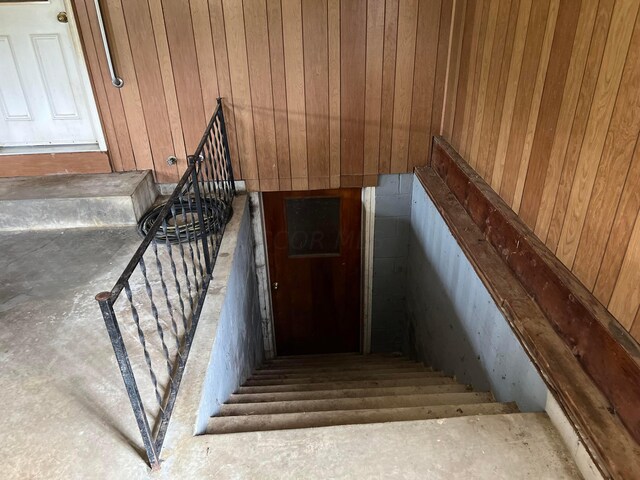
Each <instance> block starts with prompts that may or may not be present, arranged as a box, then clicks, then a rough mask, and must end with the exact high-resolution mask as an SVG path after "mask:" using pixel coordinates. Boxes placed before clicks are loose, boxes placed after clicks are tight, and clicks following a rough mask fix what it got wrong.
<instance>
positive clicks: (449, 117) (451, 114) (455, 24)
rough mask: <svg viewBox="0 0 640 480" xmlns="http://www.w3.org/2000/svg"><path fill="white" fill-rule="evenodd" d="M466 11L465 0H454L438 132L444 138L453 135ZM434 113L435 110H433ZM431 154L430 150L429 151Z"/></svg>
mask: <svg viewBox="0 0 640 480" xmlns="http://www.w3.org/2000/svg"><path fill="white" fill-rule="evenodd" d="M466 12H467V1H466V0H454V5H453V12H452V15H453V18H452V23H451V34H450V36H449V52H448V55H447V74H446V82H445V90H444V105H443V111H442V120H441V127H440V134H441V135H443V136H444V137H446V138H452V137H453V121H454V118H455V110H456V105H457V104H458V101H457V93H458V82H459V79H460V63H461V56H462V37H463V35H464V20H465V17H466ZM434 113H435V112H434ZM429 154H431V152H429Z"/></svg>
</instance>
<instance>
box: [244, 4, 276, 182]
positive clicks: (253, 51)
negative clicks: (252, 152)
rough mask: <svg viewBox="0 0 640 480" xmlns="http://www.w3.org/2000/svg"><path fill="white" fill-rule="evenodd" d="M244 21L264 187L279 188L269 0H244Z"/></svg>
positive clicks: (259, 160) (258, 153) (259, 161)
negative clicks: (268, 20) (268, 17)
mask: <svg viewBox="0 0 640 480" xmlns="http://www.w3.org/2000/svg"><path fill="white" fill-rule="evenodd" d="M244 23H245V29H246V43H247V62H248V64H249V86H250V90H251V111H252V112H253V125H254V129H255V149H256V158H257V163H258V178H259V179H260V188H261V189H262V190H278V188H279V183H280V182H279V181H278V158H277V157H278V154H277V151H276V129H275V123H274V111H273V93H272V90H271V84H272V79H271V62H270V55H269V32H268V23H267V7H266V3H265V0H244Z"/></svg>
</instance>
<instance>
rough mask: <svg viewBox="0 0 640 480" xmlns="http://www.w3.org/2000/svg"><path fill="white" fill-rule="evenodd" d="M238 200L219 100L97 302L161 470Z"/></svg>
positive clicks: (151, 454) (153, 463) (150, 456)
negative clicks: (138, 240) (164, 197)
mask: <svg viewBox="0 0 640 480" xmlns="http://www.w3.org/2000/svg"><path fill="white" fill-rule="evenodd" d="M234 197H235V186H234V179H233V170H232V167H231V159H230V156H229V148H228V144H227V136H226V129H225V124H224V116H223V112H222V103H221V100H220V99H218V105H217V107H216V111H215V113H214V114H213V116H212V117H211V120H210V122H209V124H208V125H207V129H206V131H205V133H204V135H203V137H202V140H201V141H200V144H199V145H198V148H197V149H196V151H195V153H194V155H192V156H191V157H189V166H188V167H187V170H186V171H185V172H184V174H183V175H182V177H181V178H180V181H179V182H178V184H177V186H176V188H175V189H174V191H173V193H172V194H171V195H170V196H169V198H168V200H167V201H166V203H165V205H164V207H163V208H162V209H161V210H160V212H159V214H158V216H157V218H156V220H155V222H154V223H153V225H152V226H151V227H150V229H149V231H148V232H147V233H146V236H145V237H144V239H143V240H142V243H141V244H140V246H139V247H138V249H137V250H136V252H135V254H134V255H133V257H132V258H131V260H130V261H129V263H128V264H127V266H126V267H125V269H124V271H123V272H122V274H121V275H120V278H118V280H117V281H116V283H115V285H114V286H113V288H112V289H111V290H110V291H108V292H102V293H99V294H98V295H97V296H96V300H97V301H98V303H99V305H100V310H101V312H102V316H103V319H104V322H105V325H106V328H107V332H108V334H109V338H110V340H111V345H112V347H113V350H114V353H115V356H116V360H117V362H118V367H119V369H120V373H121V375H122V378H123V380H124V385H125V388H126V390H127V394H128V396H129V400H130V402H131V407H132V408H133V413H134V415H135V419H136V422H137V424H138V429H139V430H140V434H141V436H142V441H143V444H144V448H145V451H146V454H147V458H148V461H149V465H150V466H151V467H152V468H154V469H156V468H159V466H160V451H161V450H162V444H163V441H164V437H165V434H166V431H167V427H168V424H169V420H170V418H171V413H172V411H173V407H174V404H175V400H176V397H177V394H178V389H179V386H180V381H181V379H182V373H183V371H184V367H185V365H186V362H187V357H188V355H189V350H190V348H191V343H192V341H193V337H194V334H195V331H196V327H197V325H198V320H199V317H200V312H201V311H202V306H203V303H204V300H205V297H206V294H207V288H208V285H209V282H210V280H211V274H212V272H213V268H214V265H215V262H216V258H217V255H218V249H219V248H220V243H221V241H222V236H223V234H224V230H225V226H226V223H227V222H228V221H229V218H230V217H231V214H232V202H233V198H234ZM149 247H151V248H149ZM123 291H124V292H125V295H124V296H122V295H121V294H122V292H123ZM132 358H133V359H134V360H133V361H132ZM154 364H155V366H154ZM158 364H160V365H163V364H164V365H165V366H166V371H165V369H164V367H162V368H160V369H158V368H157V366H158ZM141 387H142V388H141ZM154 410H157V414H156V415H153V414H152V413H150V412H152V411H154Z"/></svg>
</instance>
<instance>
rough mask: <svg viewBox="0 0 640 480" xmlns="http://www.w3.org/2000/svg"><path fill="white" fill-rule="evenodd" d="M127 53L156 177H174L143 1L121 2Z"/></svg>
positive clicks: (153, 44) (164, 109)
mask: <svg viewBox="0 0 640 480" xmlns="http://www.w3.org/2000/svg"><path fill="white" fill-rule="evenodd" d="M122 7H123V12H124V17H125V22H126V26H127V33H128V35H129V44H130V46H131V54H132V56H133V62H134V65H135V68H136V77H137V79H138V82H139V83H140V84H142V85H144V87H143V88H141V89H140V100H141V102H142V110H143V114H144V118H145V122H146V125H147V134H148V135H149V144H150V146H151V153H152V156H153V169H154V171H155V176H156V181H157V182H159V183H169V182H176V181H178V169H177V166H176V165H168V164H167V162H166V159H167V158H168V157H169V156H171V155H174V153H175V151H174V148H173V141H172V139H171V129H170V126H169V116H168V113H167V105H166V102H165V97H164V87H163V85H162V78H161V75H160V64H159V63H158V52H157V50H156V42H155V39H154V35H153V25H152V23H151V13H150V11H149V5H148V3H147V2H142V1H136V2H126V1H125V2H124V3H123V4H122Z"/></svg>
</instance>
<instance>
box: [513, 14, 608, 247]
mask: <svg viewBox="0 0 640 480" xmlns="http://www.w3.org/2000/svg"><path fill="white" fill-rule="evenodd" d="M597 10H598V2H596V1H586V2H584V3H583V8H582V9H581V11H580V16H579V17H580V18H579V20H578V26H577V31H576V38H575V40H574V42H573V48H572V51H571V59H570V61H569V67H568V71H567V78H566V82H565V87H564V92H563V94H562V100H561V102H562V104H561V106H560V112H559V114H558V121H557V124H556V129H555V136H554V139H553V145H552V147H551V152H550V153H549V158H548V159H546V160H545V159H542V162H545V161H546V162H547V164H548V165H547V171H546V173H544V187H543V189H542V195H540V192H539V191H537V192H536V191H533V192H531V193H529V194H528V195H530V196H532V197H534V196H535V198H529V197H526V204H527V207H526V208H527V209H530V210H532V211H533V213H527V215H530V220H531V221H533V217H534V216H535V217H536V224H535V232H536V234H537V235H538V236H539V237H540V238H542V239H546V237H547V232H548V230H549V224H550V223H551V215H552V213H553V206H554V203H555V198H556V193H557V191H558V184H559V182H560V174H561V173H562V166H563V165H564V156H565V154H566V151H567V146H568V144H569V135H570V133H571V126H572V124H573V117H574V115H575V112H576V107H577V105H578V95H579V93H580V86H581V85H582V77H583V75H584V71H585V65H586V62H587V54H588V53H589V45H590V43H591V42H590V39H591V37H592V34H593V31H594V26H595V20H596V13H597ZM540 168H541V167H540ZM531 175H532V178H534V180H532V182H536V181H537V177H536V175H538V172H537V171H536V172H533V173H532V174H531ZM529 205H530V206H529Z"/></svg>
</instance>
